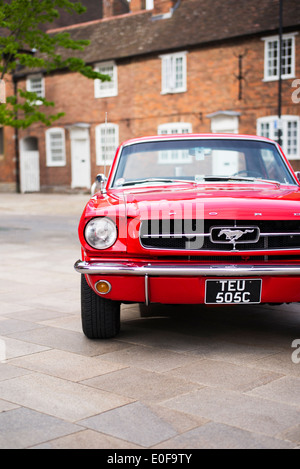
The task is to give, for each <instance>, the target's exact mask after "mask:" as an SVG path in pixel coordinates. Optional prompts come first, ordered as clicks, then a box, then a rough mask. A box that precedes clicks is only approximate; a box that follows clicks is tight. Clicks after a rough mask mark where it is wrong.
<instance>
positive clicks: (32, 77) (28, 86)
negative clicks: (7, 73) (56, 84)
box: [26, 73, 45, 104]
mask: <svg viewBox="0 0 300 469" xmlns="http://www.w3.org/2000/svg"><path fill="white" fill-rule="evenodd" d="M36 79H39V80H40V83H41V86H40V91H39V92H37V90H35V89H34V88H33V87H32V80H36ZM26 90H27V91H30V92H31V93H36V94H37V96H38V97H39V98H44V97H45V79H44V77H43V75H42V74H41V73H36V74H34V75H28V76H27V79H26ZM35 104H41V101H36V103H35Z"/></svg>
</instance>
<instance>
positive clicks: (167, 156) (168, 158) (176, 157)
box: [158, 122, 192, 176]
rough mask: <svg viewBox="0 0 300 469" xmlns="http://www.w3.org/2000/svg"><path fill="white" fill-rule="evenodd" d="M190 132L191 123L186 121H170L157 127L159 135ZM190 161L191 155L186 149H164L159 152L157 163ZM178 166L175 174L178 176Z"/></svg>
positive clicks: (185, 162) (184, 162)
mask: <svg viewBox="0 0 300 469" xmlns="http://www.w3.org/2000/svg"><path fill="white" fill-rule="evenodd" d="M191 132H192V124H189V123H186V122H170V123H168V124H162V125H160V126H159V127H158V134H159V135H170V134H171V135H176V134H188V133H191ZM190 162H191V157H190V156H189V152H188V151H187V150H166V151H160V152H159V164H173V163H178V164H188V163H190ZM180 171H181V170H180V168H178V173H177V174H176V176H180V175H181V174H180Z"/></svg>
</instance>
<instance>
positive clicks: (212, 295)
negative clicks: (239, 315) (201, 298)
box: [205, 278, 262, 305]
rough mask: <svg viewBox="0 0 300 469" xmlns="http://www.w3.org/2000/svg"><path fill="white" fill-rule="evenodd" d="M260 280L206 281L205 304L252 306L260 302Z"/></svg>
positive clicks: (231, 279)
mask: <svg viewBox="0 0 300 469" xmlns="http://www.w3.org/2000/svg"><path fill="white" fill-rule="evenodd" d="M261 285H262V280H261V279H235V278H230V279H220V280H206V282H205V303H206V304H247V305H248V304H253V303H260V300H261Z"/></svg>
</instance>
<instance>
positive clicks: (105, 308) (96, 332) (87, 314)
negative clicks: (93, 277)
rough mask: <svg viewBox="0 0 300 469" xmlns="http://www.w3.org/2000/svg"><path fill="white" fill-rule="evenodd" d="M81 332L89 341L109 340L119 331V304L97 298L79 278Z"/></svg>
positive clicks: (82, 277)
mask: <svg viewBox="0 0 300 469" xmlns="http://www.w3.org/2000/svg"><path fill="white" fill-rule="evenodd" d="M81 320H82V330H83V332H84V334H85V335H86V336H87V337H88V338H89V339H109V338H112V337H115V336H116V335H117V334H118V333H119V331H120V303H119V302H117V301H112V300H108V299H106V298H102V297H100V296H98V295H97V294H96V293H95V292H94V291H93V290H92V289H91V287H90V286H89V285H88V283H87V281H86V279H85V276H84V275H82V276H81Z"/></svg>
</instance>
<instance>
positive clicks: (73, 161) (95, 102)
mask: <svg viewBox="0 0 300 469" xmlns="http://www.w3.org/2000/svg"><path fill="white" fill-rule="evenodd" d="M83 3H84V2H83ZM86 3H88V2H86ZM96 3H97V1H96V0H93V4H94V6H95V4H96ZM98 3H99V9H95V8H94V9H93V12H94V17H93V18H91V16H88V17H86V18H85V19H84V22H83V23H75V24H72V25H67V24H57V25H55V26H54V28H53V27H52V31H53V30H55V31H56V30H58V29H59V28H60V29H65V30H67V31H69V32H70V33H71V34H72V37H74V38H75V39H86V38H88V39H90V41H91V44H90V45H89V46H88V47H87V48H86V49H85V51H84V53H80V54H82V57H83V58H84V60H85V61H86V62H87V63H89V64H91V65H93V67H95V68H96V69H98V70H99V71H101V72H103V73H107V74H109V75H110V76H111V81H110V82H102V83H101V82H98V81H97V80H96V81H92V80H88V79H87V78H84V77H82V76H81V75H78V74H75V73H70V72H66V71H60V72H57V73H51V74H49V75H45V74H43V71H42V70H35V71H32V73H30V74H29V75H28V74H26V75H25V74H24V73H22V72H20V73H19V75H18V77H17V79H18V86H20V87H21V86H23V87H27V89H35V90H37V91H38V92H39V93H41V94H42V95H45V96H46V98H47V99H49V100H51V101H52V100H53V101H54V102H55V103H56V109H55V110H56V111H61V110H63V111H64V112H65V113H66V114H65V116H64V117H63V118H61V119H60V120H59V121H57V122H56V123H55V124H54V125H53V127H50V128H46V127H45V126H43V125H41V124H34V125H32V126H31V127H30V128H28V129H27V130H22V131H21V130H19V131H18V132H17V135H14V131H13V130H11V129H6V128H5V129H2V130H1V133H0V153H1V152H2V154H0V190H1V188H2V190H16V188H17V187H18V168H19V169H20V170H19V181H20V187H21V190H22V191H35V190H36V191H38V190H42V191H55V190H56V191H57V190H65V189H69V188H71V189H76V188H86V187H89V186H90V184H91V183H92V182H93V179H94V176H95V175H96V174H97V173H99V172H103V170H104V163H105V165H106V170H107V168H108V166H109V164H110V162H111V159H112V157H113V154H114V151H115V148H116V147H117V145H118V144H119V143H120V142H122V141H123V140H126V139H127V138H131V137H137V136H143V135H153V134H157V133H166V132H167V133H180V132H219V131H220V132H234V133H243V134H256V133H257V134H260V135H264V136H268V137H270V138H273V139H277V132H278V126H280V128H282V146H283V149H284V151H285V153H286V154H287V156H288V157H289V159H290V161H291V163H292V165H293V167H294V168H295V169H296V170H300V53H299V51H300V34H299V32H300V8H299V0H283V36H282V92H281V108H280V109H281V111H280V112H281V120H280V123H279V122H278V111H279V108H278V102H279V99H278V96H279V92H278V90H279V67H278V64H279V50H280V48H279V32H278V31H279V0H247V1H239V2H236V0H225V1H224V0H209V1H207V0H173V1H172V0H131V1H130V2H129V1H127V0H102V1H100V0H99V2H98ZM92 14H93V13H92V12H91V10H90V15H92ZM55 28H56V29H55ZM57 28H58V29H57ZM50 32H51V31H50ZM80 54H79V55H80ZM105 120H107V124H106V125H105ZM1 141H2V143H1ZM16 142H17V143H16ZM16 149H18V151H16Z"/></svg>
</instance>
